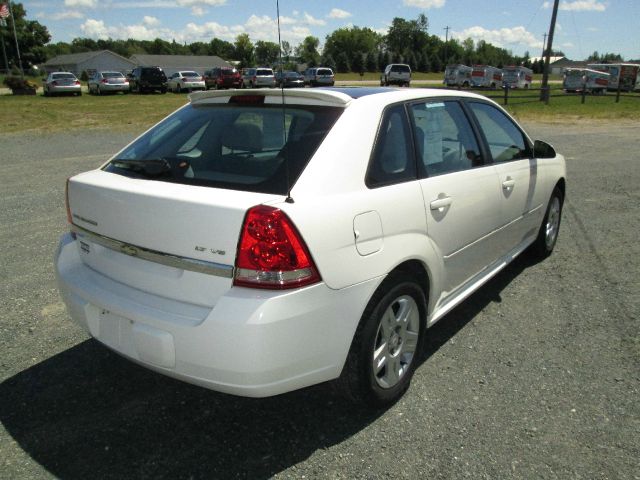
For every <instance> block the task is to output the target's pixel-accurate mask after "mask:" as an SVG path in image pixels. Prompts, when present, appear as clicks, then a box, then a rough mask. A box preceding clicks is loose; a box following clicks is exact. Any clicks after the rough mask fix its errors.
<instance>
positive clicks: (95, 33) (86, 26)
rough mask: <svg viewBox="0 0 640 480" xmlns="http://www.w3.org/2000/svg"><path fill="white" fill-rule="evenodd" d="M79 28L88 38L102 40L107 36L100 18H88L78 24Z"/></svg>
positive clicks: (106, 30) (107, 33) (105, 28)
mask: <svg viewBox="0 0 640 480" xmlns="http://www.w3.org/2000/svg"><path fill="white" fill-rule="evenodd" d="M80 30H82V31H83V32H84V34H85V35H86V36H87V37H89V38H101V39H103V40H106V39H107V38H109V32H108V29H107V27H106V26H105V24H104V22H103V21H102V20H95V19H93V18H88V19H87V21H86V22H84V23H83V24H82V25H81V26H80Z"/></svg>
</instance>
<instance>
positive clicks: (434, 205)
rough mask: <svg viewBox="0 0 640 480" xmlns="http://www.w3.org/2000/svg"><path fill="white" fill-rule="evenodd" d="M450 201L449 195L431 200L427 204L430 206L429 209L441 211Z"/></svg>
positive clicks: (451, 200) (451, 201)
mask: <svg viewBox="0 0 640 480" xmlns="http://www.w3.org/2000/svg"><path fill="white" fill-rule="evenodd" d="M451 203H453V199H452V198H451V197H443V198H439V199H437V200H434V201H432V202H431V203H430V204H429V207H430V208H431V210H438V211H440V212H442V211H444V209H445V208H446V207H448V206H449V205H451Z"/></svg>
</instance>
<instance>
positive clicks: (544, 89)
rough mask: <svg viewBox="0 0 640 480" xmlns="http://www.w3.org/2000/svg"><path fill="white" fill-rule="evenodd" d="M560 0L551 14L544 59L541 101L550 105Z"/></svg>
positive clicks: (557, 0) (556, 1) (554, 5)
mask: <svg viewBox="0 0 640 480" xmlns="http://www.w3.org/2000/svg"><path fill="white" fill-rule="evenodd" d="M559 3H560V0H554V2H553V13H552V14H551V25H550V26H549V37H548V39H547V53H546V55H545V57H544V69H543V70H542V87H541V92H540V100H543V101H544V102H545V103H546V104H548V103H549V63H550V61H551V49H552V48H553V32H554V31H555V29H556V18H557V16H558V4H559Z"/></svg>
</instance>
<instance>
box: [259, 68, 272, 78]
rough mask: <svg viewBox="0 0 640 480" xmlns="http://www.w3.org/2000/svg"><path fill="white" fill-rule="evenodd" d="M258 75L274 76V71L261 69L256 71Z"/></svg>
mask: <svg viewBox="0 0 640 480" xmlns="http://www.w3.org/2000/svg"><path fill="white" fill-rule="evenodd" d="M256 75H259V76H260V75H262V76H264V75H273V70H270V69H267V68H259V69H258V70H256Z"/></svg>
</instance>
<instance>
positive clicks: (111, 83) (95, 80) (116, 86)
mask: <svg viewBox="0 0 640 480" xmlns="http://www.w3.org/2000/svg"><path fill="white" fill-rule="evenodd" d="M87 86H88V88H89V93H95V94H96V95H102V94H104V93H117V92H122V93H129V80H128V79H127V77H125V76H124V75H123V74H122V73H121V72H96V74H95V75H94V76H93V77H91V78H90V79H89V81H88V82H87Z"/></svg>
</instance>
